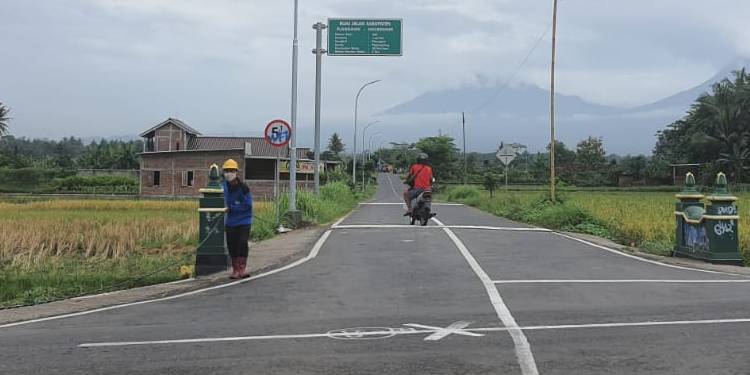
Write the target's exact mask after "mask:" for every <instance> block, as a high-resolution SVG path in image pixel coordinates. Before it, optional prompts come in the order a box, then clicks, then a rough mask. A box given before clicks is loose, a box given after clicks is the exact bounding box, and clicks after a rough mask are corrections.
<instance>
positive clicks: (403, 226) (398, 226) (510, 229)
mask: <svg viewBox="0 0 750 375" xmlns="http://www.w3.org/2000/svg"><path fill="white" fill-rule="evenodd" d="M407 228H431V229H436V228H437V229H442V228H451V229H477V230H495V231H507V232H551V231H550V230H549V229H544V228H516V227H488V226H478V225H427V226H421V225H406V224H345V225H334V226H332V227H331V229H407Z"/></svg>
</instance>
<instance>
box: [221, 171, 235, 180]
mask: <svg viewBox="0 0 750 375" xmlns="http://www.w3.org/2000/svg"><path fill="white" fill-rule="evenodd" d="M235 178H237V172H226V173H224V179H225V180H227V181H234V179H235Z"/></svg>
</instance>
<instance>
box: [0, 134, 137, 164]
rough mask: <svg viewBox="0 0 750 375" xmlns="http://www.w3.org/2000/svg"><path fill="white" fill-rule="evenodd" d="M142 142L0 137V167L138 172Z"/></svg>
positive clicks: (72, 138)
mask: <svg viewBox="0 0 750 375" xmlns="http://www.w3.org/2000/svg"><path fill="white" fill-rule="evenodd" d="M141 151H143V143H142V141H118V140H111V141H109V140H101V141H99V142H91V143H89V144H84V143H83V141H82V140H81V139H80V138H74V137H68V138H63V139H61V140H47V139H27V138H16V137H14V136H5V137H2V138H0V168H14V169H18V168H41V169H66V170H74V169H139V168H140V156H139V155H138V153H139V152H141Z"/></svg>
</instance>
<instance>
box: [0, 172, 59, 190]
mask: <svg viewBox="0 0 750 375" xmlns="http://www.w3.org/2000/svg"><path fill="white" fill-rule="evenodd" d="M72 173H73V172H71V171H65V170H62V169H39V168H19V169H9V168H0V192H20V193H28V192H32V193H38V192H46V191H51V190H54V186H53V180H54V179H55V178H62V177H67V176H70V175H71V174H72Z"/></svg>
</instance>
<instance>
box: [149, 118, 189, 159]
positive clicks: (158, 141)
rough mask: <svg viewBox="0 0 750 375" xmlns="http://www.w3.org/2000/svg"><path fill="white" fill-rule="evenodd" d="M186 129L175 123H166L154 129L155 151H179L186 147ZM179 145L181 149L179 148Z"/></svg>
mask: <svg viewBox="0 0 750 375" xmlns="http://www.w3.org/2000/svg"><path fill="white" fill-rule="evenodd" d="M185 137H186V135H185V131H184V130H182V129H180V128H179V127H178V126H176V125H173V124H166V125H164V126H162V127H160V128H158V129H156V130H155V131H154V147H155V150H154V151H157V152H159V151H179V150H184V149H185V139H186V138H185ZM178 147H179V150H178Z"/></svg>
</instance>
